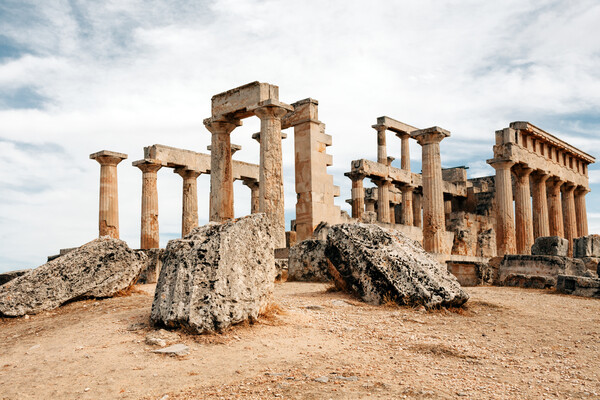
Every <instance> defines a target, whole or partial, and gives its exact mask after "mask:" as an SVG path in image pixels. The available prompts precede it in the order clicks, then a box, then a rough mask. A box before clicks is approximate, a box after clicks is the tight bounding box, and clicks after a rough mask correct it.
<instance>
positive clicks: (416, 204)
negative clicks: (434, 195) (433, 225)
mask: <svg viewBox="0 0 600 400" xmlns="http://www.w3.org/2000/svg"><path fill="white" fill-rule="evenodd" d="M422 199H423V196H422V195H421V194H420V193H413V225H414V226H417V227H419V228H420V227H421V226H422V225H423V221H422V218H421V210H422V203H423V202H422Z"/></svg>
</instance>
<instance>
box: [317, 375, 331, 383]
mask: <svg viewBox="0 0 600 400" xmlns="http://www.w3.org/2000/svg"><path fill="white" fill-rule="evenodd" d="M314 381H315V382H319V383H327V382H329V378H328V377H326V376H319V377H318V378H315V379H314Z"/></svg>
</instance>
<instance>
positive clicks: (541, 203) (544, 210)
mask: <svg viewBox="0 0 600 400" xmlns="http://www.w3.org/2000/svg"><path fill="white" fill-rule="evenodd" d="M548 178H550V175H548V174H545V173H543V172H538V173H536V174H535V175H533V179H532V181H533V190H532V195H533V237H534V240H535V238H539V237H542V236H550V224H549V219H548V196H547V194H546V181H547V180H548Z"/></svg>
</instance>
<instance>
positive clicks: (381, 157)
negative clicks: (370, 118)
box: [372, 125, 388, 165]
mask: <svg viewBox="0 0 600 400" xmlns="http://www.w3.org/2000/svg"><path fill="white" fill-rule="evenodd" d="M372 127H373V129H375V130H376V131H377V162H378V163H380V164H385V165H387V163H388V159H387V147H386V143H385V132H386V131H387V126H385V125H373V126H372Z"/></svg>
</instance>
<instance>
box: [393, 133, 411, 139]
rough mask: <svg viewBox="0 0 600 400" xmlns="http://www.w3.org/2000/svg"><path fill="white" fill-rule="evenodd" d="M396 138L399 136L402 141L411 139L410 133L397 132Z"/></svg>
mask: <svg viewBox="0 0 600 400" xmlns="http://www.w3.org/2000/svg"><path fill="white" fill-rule="evenodd" d="M395 133H396V136H398V137H399V138H400V139H404V138H410V133H408V132H395Z"/></svg>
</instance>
